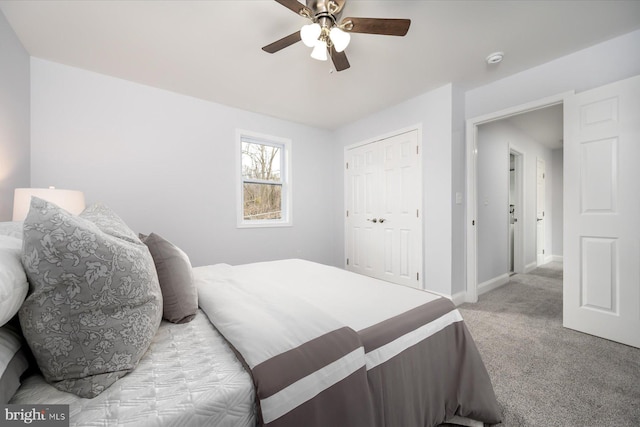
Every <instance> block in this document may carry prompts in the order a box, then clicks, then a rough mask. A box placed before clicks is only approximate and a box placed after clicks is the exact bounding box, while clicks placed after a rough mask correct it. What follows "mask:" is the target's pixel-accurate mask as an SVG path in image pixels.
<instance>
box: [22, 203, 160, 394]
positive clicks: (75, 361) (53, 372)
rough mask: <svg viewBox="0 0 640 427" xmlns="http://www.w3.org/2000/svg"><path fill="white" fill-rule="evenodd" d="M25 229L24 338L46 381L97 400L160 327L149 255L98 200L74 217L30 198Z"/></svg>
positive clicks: (157, 295) (130, 367) (130, 365)
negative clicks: (27, 280)
mask: <svg viewBox="0 0 640 427" xmlns="http://www.w3.org/2000/svg"><path fill="white" fill-rule="evenodd" d="M23 234H24V237H23V247H22V263H23V265H24V268H25V271H26V273H27V277H28V279H29V295H28V297H27V299H26V300H25V302H24V304H23V305H22V308H21V309H20V312H19V314H20V324H21V327H22V331H23V333H24V336H25V338H26V340H27V343H28V344H29V347H31V350H32V351H33V354H34V355H35V357H36V361H37V363H38V366H39V367H40V370H41V371H42V373H43V375H44V377H45V379H46V380H47V381H48V382H49V383H51V384H52V385H54V386H55V387H56V388H58V389H60V390H63V391H68V392H71V393H75V394H77V395H78V396H81V397H89V398H91V397H95V396H97V395H98V394H100V393H101V392H102V391H104V390H105V389H106V388H108V387H109V386H110V385H111V384H113V383H114V382H115V381H116V380H117V379H118V378H121V377H123V376H124V375H126V374H127V373H128V372H131V371H132V370H133V369H134V368H135V367H136V366H137V364H138V361H139V360H140V358H141V357H142V356H143V355H144V353H145V351H146V350H147V348H148V347H149V344H150V343H151V339H152V338H153V336H154V335H155V333H156V331H157V330H158V326H159V324H160V320H161V316H162V295H161V293H160V287H159V285H158V277H157V274H156V271H155V267H154V264H153V259H152V258H151V255H150V253H149V250H148V249H147V247H146V246H145V245H144V244H143V243H142V242H140V240H139V239H138V238H137V237H136V235H135V233H133V231H131V230H130V229H129V228H128V227H127V226H126V224H125V223H124V222H123V221H122V220H121V219H120V218H119V217H118V216H117V215H116V214H115V213H113V212H112V211H111V210H110V209H109V208H107V207H106V206H103V205H93V206H90V207H88V208H87V209H86V210H85V211H84V212H83V213H81V214H80V216H75V215H72V214H70V213H69V212H67V211H65V210H63V209H61V208H59V207H58V206H56V205H54V204H53V203H50V202H47V201H44V200H41V199H38V198H35V197H34V198H32V201H31V209H30V211H29V214H28V215H27V218H26V219H25V221H24V229H23Z"/></svg>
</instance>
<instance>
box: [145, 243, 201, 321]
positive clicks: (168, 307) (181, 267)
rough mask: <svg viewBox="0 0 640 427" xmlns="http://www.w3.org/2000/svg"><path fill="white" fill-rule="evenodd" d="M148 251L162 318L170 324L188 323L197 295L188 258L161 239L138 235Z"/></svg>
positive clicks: (194, 307)
mask: <svg viewBox="0 0 640 427" xmlns="http://www.w3.org/2000/svg"><path fill="white" fill-rule="evenodd" d="M140 237H141V238H142V241H143V242H144V243H145V244H146V245H147V246H148V247H149V251H150V252H151V256H152V257H153V262H154V263H155V265H156V271H157V272H158V281H159V282H160V289H161V290H162V301H163V314H162V317H164V318H165V319H167V320H168V321H170V322H173V323H187V322H190V321H191V320H192V319H193V318H194V317H195V315H196V312H197V311H198V292H197V290H196V286H195V283H194V282H193V271H192V267H191V261H189V257H188V256H187V254H185V253H184V252H183V251H182V250H181V249H180V248H178V247H177V246H175V245H174V244H173V243H171V242H169V241H168V240H166V239H164V238H163V237H161V236H159V235H157V234H155V233H151V234H150V235H148V236H143V235H140Z"/></svg>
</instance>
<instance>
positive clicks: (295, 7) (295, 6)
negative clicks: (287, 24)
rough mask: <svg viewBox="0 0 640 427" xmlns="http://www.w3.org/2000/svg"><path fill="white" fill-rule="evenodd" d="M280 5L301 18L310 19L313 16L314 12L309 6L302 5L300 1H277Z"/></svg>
mask: <svg viewBox="0 0 640 427" xmlns="http://www.w3.org/2000/svg"><path fill="white" fill-rule="evenodd" d="M276 1H277V2H278V3H280V4H281V5H283V6H284V7H286V8H287V9H290V10H292V11H294V12H295V13H297V14H298V15H300V16H304V17H307V18H310V17H312V16H313V12H312V11H311V9H309V8H308V7H307V6H305V5H303V4H302V3H300V2H299V1H298V0H276Z"/></svg>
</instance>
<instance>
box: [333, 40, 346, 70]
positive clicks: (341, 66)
mask: <svg viewBox="0 0 640 427" xmlns="http://www.w3.org/2000/svg"><path fill="white" fill-rule="evenodd" d="M329 55H331V60H332V61H333V65H334V67H336V71H343V70H346V69H347V68H349V67H350V66H351V65H349V60H348V59H347V55H346V54H345V53H344V51H342V52H336V49H335V48H334V47H333V45H331V47H329Z"/></svg>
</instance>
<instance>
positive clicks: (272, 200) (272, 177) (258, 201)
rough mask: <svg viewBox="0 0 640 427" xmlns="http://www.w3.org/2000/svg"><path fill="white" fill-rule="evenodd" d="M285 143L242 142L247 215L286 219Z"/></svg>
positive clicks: (244, 209)
mask: <svg viewBox="0 0 640 427" xmlns="http://www.w3.org/2000/svg"><path fill="white" fill-rule="evenodd" d="M281 166H282V147H280V146H275V145H267V144H259V143H254V142H246V141H243V142H242V178H243V200H244V205H243V217H244V219H245V220H246V221H252V220H270V219H282V168H281Z"/></svg>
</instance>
